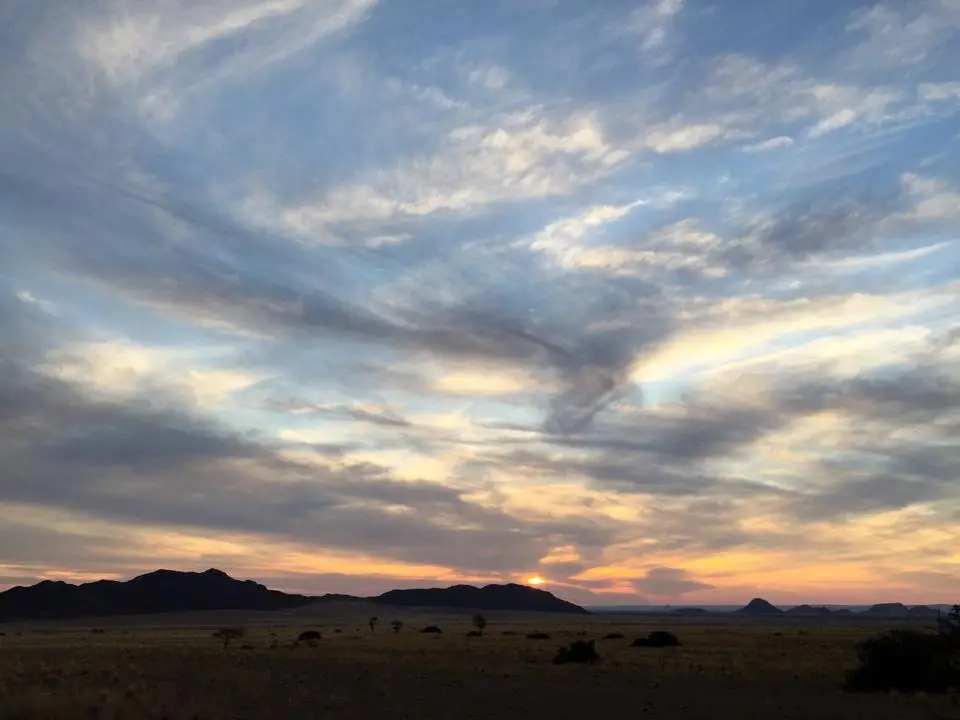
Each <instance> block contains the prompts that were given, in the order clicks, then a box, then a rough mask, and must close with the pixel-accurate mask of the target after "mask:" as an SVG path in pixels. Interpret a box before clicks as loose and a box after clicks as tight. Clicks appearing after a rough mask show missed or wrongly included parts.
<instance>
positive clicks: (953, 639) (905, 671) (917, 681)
mask: <svg viewBox="0 0 960 720" xmlns="http://www.w3.org/2000/svg"><path fill="white" fill-rule="evenodd" d="M857 657H858V658H859V660H860V666H859V667H857V668H856V669H855V670H852V671H851V672H849V673H848V674H847V681H846V686H845V687H846V689H847V690H852V691H855V692H876V691H888V690H900V691H901V692H908V693H909V692H920V691H923V692H926V693H943V692H946V691H948V690H950V689H951V688H956V687H960V662H958V660H960V638H958V636H957V634H956V633H954V632H951V631H949V630H947V631H941V632H940V633H937V634H933V633H929V632H923V631H920V630H902V629H897V630H889V631H887V632H885V633H883V634H881V635H877V636H876V637H872V638H868V639H867V640H864V641H863V642H861V643H859V644H858V645H857Z"/></svg>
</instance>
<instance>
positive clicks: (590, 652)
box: [553, 640, 600, 665]
mask: <svg viewBox="0 0 960 720" xmlns="http://www.w3.org/2000/svg"><path fill="white" fill-rule="evenodd" d="M599 659H600V656H599V655H598V654H597V649H596V648H595V647H594V641H593V640H574V641H573V642H572V643H570V644H569V645H568V646H566V647H561V648H559V649H558V650H557V654H556V655H555V656H554V658H553V664H554V665H565V664H567V663H595V662H597V661H598V660H599Z"/></svg>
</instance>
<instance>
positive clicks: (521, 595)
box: [371, 583, 589, 615]
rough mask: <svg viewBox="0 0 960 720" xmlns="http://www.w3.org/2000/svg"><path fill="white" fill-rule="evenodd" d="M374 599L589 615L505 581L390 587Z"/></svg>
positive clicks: (403, 603)
mask: <svg viewBox="0 0 960 720" xmlns="http://www.w3.org/2000/svg"><path fill="white" fill-rule="evenodd" d="M371 600H373V601H374V602H379V603H384V604H386V605H400V606H406V607H449V608H467V609H470V610H530V611H536V612H556V613H577V614H580V615H586V614H589V611H587V610H585V609H584V608H582V607H580V606H579V605H574V604H573V603H571V602H567V601H566V600H561V599H560V598H558V597H557V596H556V595H554V594H552V593H549V592H547V591H546V590H539V589H537V588H532V587H528V586H526V585H517V584H515V583H509V584H507V585H485V586H483V587H474V586H473V585H454V586H452V587H448V588H429V589H424V590H390V591H389V592H385V593H383V595H379V596H377V597H375V598H371Z"/></svg>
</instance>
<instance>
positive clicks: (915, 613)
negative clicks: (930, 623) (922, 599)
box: [907, 605, 940, 618]
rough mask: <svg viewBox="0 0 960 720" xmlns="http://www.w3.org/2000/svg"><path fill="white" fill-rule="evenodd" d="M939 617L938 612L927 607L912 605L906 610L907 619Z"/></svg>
mask: <svg viewBox="0 0 960 720" xmlns="http://www.w3.org/2000/svg"><path fill="white" fill-rule="evenodd" d="M939 616H940V612H939V611H938V610H937V609H936V608H932V607H927V606H926V605H914V606H913V607H912V608H910V609H909V610H907V617H911V618H935V617H939Z"/></svg>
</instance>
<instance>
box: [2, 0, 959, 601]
mask: <svg viewBox="0 0 960 720" xmlns="http://www.w3.org/2000/svg"><path fill="white" fill-rule="evenodd" d="M55 5H56V7H55ZM0 87H2V88H3V97H4V98H5V100H4V102H2V103H0V339H2V341H0V458H2V461H0V587H5V586H10V585H16V584H26V583H32V582H35V581H36V580H38V579H41V578H49V579H64V580H70V581H84V580H90V579H95V578H102V577H106V578H118V579H123V578H127V577H131V576H133V575H136V574H139V573H142V572H146V571H149V570H152V569H156V568H158V567H166V568H175V569H183V570H202V569H205V568H208V567H218V568H221V569H223V570H225V571H227V572H229V573H231V574H232V575H234V576H236V577H241V578H254V579H257V580H259V581H261V582H265V583H267V584H269V585H270V586H272V587H276V588H279V589H285V590H290V591H299V592H310V593H324V592H348V593H360V594H371V593H378V592H382V591H385V590H387V589H390V588H394V587H415V586H425V585H430V586H433V585H448V584H453V583H460V582H465V583H486V582H506V581H511V582H513V581H515V582H528V581H529V579H530V578H533V577H541V578H543V579H544V581H545V583H544V587H545V588H547V589H550V590H553V591H554V592H556V593H557V594H559V595H561V596H562V597H565V598H569V599H571V600H574V601H577V602H582V603H587V604H593V605H598V604H644V603H651V604H665V603H670V604H689V605H693V604H721V603H740V602H746V601H747V600H748V599H750V598H751V597H754V596H757V595H759V596H762V597H765V598H767V599H768V600H771V601H772V602H779V603H791V602H796V603H799V602H830V603H865V602H881V601H901V602H916V603H933V602H956V601H958V600H960V598H957V597H956V592H957V586H956V578H957V576H958V570H960V543H958V540H960V488H958V481H960V240H958V234H957V228H958V221H960V0H913V1H911V2H909V3H908V2H902V1H901V0H881V1H880V2H872V1H871V2H868V1H860V0H837V1H835V2H819V1H815V0H790V1H789V2H769V0H731V1H730V2H719V1H718V0H714V1H713V2H709V1H708V0H633V1H632V2H621V1H620V0H605V1H604V2H589V3H588V2H584V1H582V0H434V1H433V2H429V3H426V2H412V1H411V0H231V1H230V2H226V1H225V0H154V1H153V2H149V3H146V2H139V1H137V0H99V1H93V0H75V2H71V3H68V4H55V3H44V2H35V1H34V0H0Z"/></svg>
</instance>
